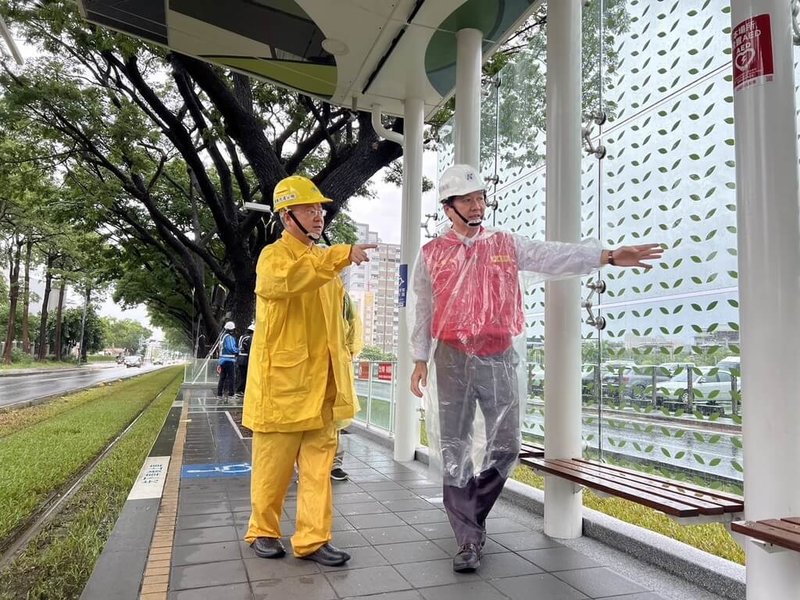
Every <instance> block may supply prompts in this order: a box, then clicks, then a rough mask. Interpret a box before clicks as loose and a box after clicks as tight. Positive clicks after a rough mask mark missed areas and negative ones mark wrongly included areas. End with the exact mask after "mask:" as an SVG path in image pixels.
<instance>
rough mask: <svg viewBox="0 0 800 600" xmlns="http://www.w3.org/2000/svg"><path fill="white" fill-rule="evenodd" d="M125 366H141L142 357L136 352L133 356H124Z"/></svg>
mask: <svg viewBox="0 0 800 600" xmlns="http://www.w3.org/2000/svg"><path fill="white" fill-rule="evenodd" d="M125 366H126V367H141V366H142V357H141V356H139V355H138V354H134V355H133V356H126V357H125Z"/></svg>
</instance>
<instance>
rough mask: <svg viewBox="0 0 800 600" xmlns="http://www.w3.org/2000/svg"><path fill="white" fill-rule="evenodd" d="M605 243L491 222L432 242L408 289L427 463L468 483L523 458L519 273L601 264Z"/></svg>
mask: <svg viewBox="0 0 800 600" xmlns="http://www.w3.org/2000/svg"><path fill="white" fill-rule="evenodd" d="M600 250H601V248H600V244H599V242H598V241H596V240H587V241H586V242H584V243H581V244H564V243H559V242H536V241H532V240H529V239H527V238H524V237H522V236H519V235H516V234H511V233H507V232H502V231H497V230H492V229H485V228H481V230H480V231H479V232H478V233H477V234H476V235H475V236H473V237H471V238H466V237H463V236H461V235H459V234H457V233H456V232H455V231H453V230H450V231H448V232H447V233H445V234H443V235H441V236H439V237H438V238H436V239H434V240H432V241H431V242H429V243H427V244H426V245H425V246H424V247H423V249H422V251H421V252H420V256H419V259H418V261H417V265H416V267H415V269H414V276H413V285H412V290H411V294H410V308H411V310H410V316H411V319H410V321H411V325H410V326H411V346H412V348H411V353H412V358H413V360H415V361H419V360H426V361H428V381H427V385H426V386H425V388H424V394H423V407H424V409H425V421H426V426H427V431H428V446H429V453H430V464H431V466H432V467H434V468H437V469H440V470H441V473H442V476H443V479H444V483H445V485H449V486H455V487H465V486H467V485H469V484H470V481H472V480H473V479H474V478H475V477H479V476H480V475H481V474H482V473H486V472H488V471H490V470H491V469H494V470H496V471H497V472H498V474H499V476H500V477H502V478H503V479H505V478H507V477H508V476H509V475H510V474H511V471H512V470H513V468H514V466H515V465H516V463H517V458H518V456H519V449H520V441H521V423H522V418H523V415H524V411H525V405H526V399H527V378H526V375H525V373H526V368H525V355H526V343H525V315H524V312H523V311H524V303H523V295H522V294H523V292H522V290H523V286H522V275H523V274H524V275H525V285H526V286H530V285H532V284H534V283H537V282H541V281H543V280H545V279H554V278H561V277H566V276H573V275H581V274H586V273H589V272H591V271H592V270H594V269H597V268H599V266H600Z"/></svg>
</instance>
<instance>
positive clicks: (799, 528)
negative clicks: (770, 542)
mask: <svg viewBox="0 0 800 600" xmlns="http://www.w3.org/2000/svg"><path fill="white" fill-rule="evenodd" d="M798 520H799V521H800V519H798ZM759 523H763V524H764V525H769V526H770V527H775V528H776V529H783V530H784V531H786V532H787V533H790V534H792V535H796V536H798V538H800V523H793V522H792V521H791V520H789V519H764V520H763V521H759Z"/></svg>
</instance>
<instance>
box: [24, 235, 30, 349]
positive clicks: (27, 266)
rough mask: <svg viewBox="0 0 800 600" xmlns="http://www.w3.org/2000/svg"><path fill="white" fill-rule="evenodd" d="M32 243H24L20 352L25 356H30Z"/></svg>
mask: <svg viewBox="0 0 800 600" xmlns="http://www.w3.org/2000/svg"><path fill="white" fill-rule="evenodd" d="M32 253H33V242H32V241H31V240H28V241H27V242H26V243H25V277H24V279H23V282H22V351H23V352H24V353H25V355H26V356H30V355H31V332H30V326H29V322H28V316H29V313H30V302H31V254H32Z"/></svg>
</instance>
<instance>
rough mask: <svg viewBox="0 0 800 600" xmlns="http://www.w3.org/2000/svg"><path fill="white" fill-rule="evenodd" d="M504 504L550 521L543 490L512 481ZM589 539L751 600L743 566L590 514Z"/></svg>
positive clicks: (423, 456) (380, 438) (386, 440)
mask: <svg viewBox="0 0 800 600" xmlns="http://www.w3.org/2000/svg"><path fill="white" fill-rule="evenodd" d="M350 427H351V428H352V429H357V430H358V433H359V435H363V436H364V437H367V438H369V439H371V440H373V441H375V442H377V443H379V444H381V445H383V446H388V447H390V446H391V445H392V438H390V437H389V436H388V435H387V434H385V433H383V432H379V431H376V430H374V429H367V428H366V427H364V426H363V425H361V424H360V423H357V422H354V423H353V425H351V426H350ZM415 460H416V461H419V462H421V463H423V464H429V459H428V449H427V448H417V450H416V452H415ZM501 498H502V499H504V500H507V501H508V502H510V503H511V504H513V505H514V506H517V507H518V508H521V509H523V510H527V511H530V512H532V513H534V514H536V515H539V516H542V515H544V492H543V491H542V490H539V489H536V488H533V487H531V486H529V485H526V484H524V483H521V482H519V481H516V480H514V479H509V480H508V481H507V482H506V485H505V488H503V493H502V494H501ZM583 534H584V536H586V537H589V538H592V539H594V540H597V541H598V542H600V543H602V544H606V545H607V546H610V547H612V548H615V549H617V550H620V551H621V552H624V553H625V554H628V555H630V556H632V557H634V558H636V559H637V560H641V561H642V562H645V563H649V564H652V565H654V566H656V567H658V568H659V569H663V570H664V571H666V572H668V573H672V574H674V575H676V576H678V577H679V578H680V579H682V580H684V581H687V582H689V583H691V584H693V585H696V586H698V587H701V588H703V589H706V590H708V591H710V592H712V593H714V594H717V595H719V596H724V597H725V598H730V599H731V600H744V599H745V596H746V592H745V568H744V567H743V566H742V565H739V564H736V563H734V562H731V561H729V560H725V559H724V558H720V557H718V556H714V555H712V554H709V553H707V552H703V551H701V550H698V549H697V548H694V547H692V546H689V545H688V544H684V543H683V542H678V541H676V540H673V539H672V538H669V537H666V536H664V535H661V534H659V533H654V532H652V531H650V530H648V529H644V528H642V527H638V526H636V525H631V524H630V523H626V522H625V521H620V520H619V519H615V518H614V517H610V516H608V515H606V514H603V513H601V512H597V511H595V510H591V509H588V508H584V513H583Z"/></svg>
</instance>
